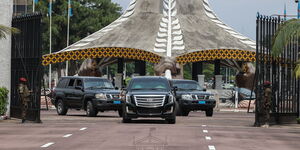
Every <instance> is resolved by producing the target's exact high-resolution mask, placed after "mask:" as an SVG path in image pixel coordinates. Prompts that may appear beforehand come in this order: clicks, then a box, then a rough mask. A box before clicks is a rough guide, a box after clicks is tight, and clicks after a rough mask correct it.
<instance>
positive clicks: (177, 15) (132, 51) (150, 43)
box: [43, 0, 256, 65]
mask: <svg viewBox="0 0 300 150" xmlns="http://www.w3.org/2000/svg"><path fill="white" fill-rule="evenodd" d="M255 49H256V44H255V42H254V41H252V40H251V39H249V38H247V37H245V36H243V35H241V34H240V33H238V32H236V31H234V30H233V29H232V28H230V27H229V26H227V25H226V24H224V23H223V22H222V21H221V20H220V19H219V18H218V17H217V16H216V15H215V13H214V12H213V11H212V9H211V8H210V6H209V3H208V0H132V2H131V3H130V5H129V7H128V9H127V10H126V11H125V12H124V14H123V15H122V16H121V17H120V18H119V19H117V20H116V21H114V22H113V23H111V24H110V25H108V26H106V27H105V28H103V29H101V30H99V31H97V32H95V33H93V34H91V35H90V36H88V37H86V38H84V39H82V40H80V41H78V42H76V43H74V44H72V45H70V46H69V47H67V48H65V49H63V50H61V51H59V52H56V53H52V54H48V55H44V56H43V65H48V64H52V63H58V62H63V61H66V60H79V59H86V58H99V57H117V58H126V59H136V60H143V61H148V62H152V63H158V62H159V61H160V60H161V58H166V57H172V58H176V60H177V62H178V63H182V64H184V63H187V62H198V61H208V60H216V59H229V60H241V61H255Z"/></svg>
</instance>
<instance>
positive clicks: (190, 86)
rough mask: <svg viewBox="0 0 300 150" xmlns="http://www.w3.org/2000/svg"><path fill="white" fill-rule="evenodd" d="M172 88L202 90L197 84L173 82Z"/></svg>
mask: <svg viewBox="0 0 300 150" xmlns="http://www.w3.org/2000/svg"><path fill="white" fill-rule="evenodd" d="M173 86H177V88H178V90H201V91H202V90H203V88H202V87H201V86H200V85H199V84H198V83H197V82H186V81H175V82H173Z"/></svg>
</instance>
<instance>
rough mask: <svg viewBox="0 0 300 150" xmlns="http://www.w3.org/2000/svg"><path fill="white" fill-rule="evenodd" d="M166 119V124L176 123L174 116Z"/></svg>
mask: <svg viewBox="0 0 300 150" xmlns="http://www.w3.org/2000/svg"><path fill="white" fill-rule="evenodd" d="M166 121H167V122H168V124H175V123H176V118H173V119H166Z"/></svg>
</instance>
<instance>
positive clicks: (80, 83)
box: [76, 79, 82, 87]
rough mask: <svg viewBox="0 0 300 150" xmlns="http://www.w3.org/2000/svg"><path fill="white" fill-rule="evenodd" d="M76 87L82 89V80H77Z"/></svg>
mask: <svg viewBox="0 0 300 150" xmlns="http://www.w3.org/2000/svg"><path fill="white" fill-rule="evenodd" d="M76 86H80V87H82V80H80V79H77V80H76Z"/></svg>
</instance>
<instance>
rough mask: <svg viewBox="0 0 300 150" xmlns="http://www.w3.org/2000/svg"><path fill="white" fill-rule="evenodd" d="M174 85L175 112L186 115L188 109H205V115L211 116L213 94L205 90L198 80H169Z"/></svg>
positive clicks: (214, 103) (214, 104)
mask: <svg viewBox="0 0 300 150" xmlns="http://www.w3.org/2000/svg"><path fill="white" fill-rule="evenodd" d="M170 81H171V84H172V86H173V87H176V88H177V90H176V102H177V104H178V105H176V106H177V107H176V114H177V115H178V116H188V115H189V112H190V111H199V110H201V111H205V113H206V116H207V117H211V116H213V109H214V107H215V106H216V100H215V99H214V95H213V94H211V93H209V92H206V89H204V88H203V87H201V86H200V85H199V83H198V82H196V81H193V80H170Z"/></svg>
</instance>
